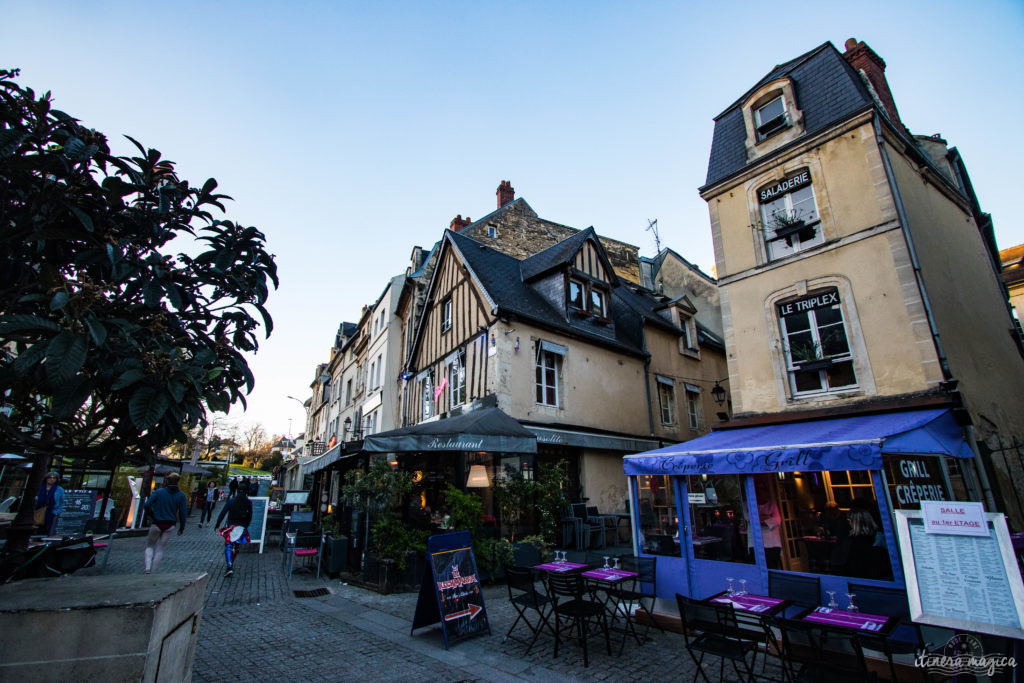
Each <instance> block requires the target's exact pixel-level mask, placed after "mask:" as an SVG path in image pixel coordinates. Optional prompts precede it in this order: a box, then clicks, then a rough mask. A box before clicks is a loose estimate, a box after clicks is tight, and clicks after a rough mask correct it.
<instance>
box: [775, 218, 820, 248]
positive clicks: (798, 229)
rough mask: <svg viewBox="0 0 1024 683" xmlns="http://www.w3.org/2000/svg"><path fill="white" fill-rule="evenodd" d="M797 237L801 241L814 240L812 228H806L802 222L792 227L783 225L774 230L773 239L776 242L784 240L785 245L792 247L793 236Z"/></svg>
mask: <svg viewBox="0 0 1024 683" xmlns="http://www.w3.org/2000/svg"><path fill="white" fill-rule="evenodd" d="M794 235H795V236H797V237H799V238H800V239H801V240H809V239H813V238H814V227H813V226H807V225H805V224H804V222H803V221H798V222H796V223H793V224H792V225H785V226H780V227H778V228H775V238H774V239H777V240H786V244H788V245H789V246H791V247H792V246H793V236H794Z"/></svg>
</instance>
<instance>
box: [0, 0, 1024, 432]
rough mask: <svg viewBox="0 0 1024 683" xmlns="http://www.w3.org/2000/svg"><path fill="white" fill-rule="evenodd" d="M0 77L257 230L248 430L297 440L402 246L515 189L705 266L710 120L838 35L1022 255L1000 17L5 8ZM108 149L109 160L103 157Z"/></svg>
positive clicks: (328, 5) (992, 7)
mask: <svg viewBox="0 0 1024 683" xmlns="http://www.w3.org/2000/svg"><path fill="white" fill-rule="evenodd" d="M3 15H4V22H3V23H4V26H3V29H2V38H0V65H3V66H6V67H19V68H21V69H22V76H21V79H20V81H21V82H22V83H24V84H26V85H30V86H32V87H34V88H36V89H37V90H52V91H53V93H54V96H55V98H56V101H57V106H58V107H59V108H61V109H64V110H65V111H67V112H69V113H70V114H72V115H74V116H77V117H79V118H81V119H82V120H83V121H84V122H85V123H86V124H88V125H90V126H92V127H95V128H97V129H99V130H102V131H104V132H105V133H107V135H108V136H110V137H111V138H112V139H114V141H115V142H117V141H116V138H117V136H119V135H120V134H122V133H127V134H130V135H132V136H133V137H136V138H137V139H139V140H140V141H142V142H143V143H144V144H146V145H149V146H152V147H156V148H157V149H159V150H161V151H162V152H163V153H164V155H165V156H166V157H168V158H170V159H172V160H174V161H176V162H178V168H179V171H180V172H181V173H182V175H183V176H184V177H186V178H188V179H190V180H191V181H192V182H193V183H201V182H202V181H203V180H205V179H206V178H207V177H210V176H213V177H215V178H217V180H218V181H219V183H220V188H221V190H222V191H224V192H226V193H227V194H230V195H231V196H233V197H234V199H235V201H234V202H233V203H232V204H230V205H229V213H230V217H231V218H233V219H236V220H239V221H242V222H245V223H247V224H252V225H256V226H257V227H259V228H260V229H262V230H263V231H264V232H265V233H266V234H267V238H268V241H269V246H270V249H271V251H272V252H274V253H275V254H276V255H277V262H278V266H279V269H280V276H281V281H282V284H281V288H280V290H278V292H277V293H276V294H274V295H273V296H272V298H271V301H270V310H271V313H272V315H273V316H274V320H275V326H276V330H275V332H274V334H273V336H272V337H271V338H270V339H269V340H268V341H265V342H264V343H263V344H262V346H261V349H260V352H259V354H258V355H257V356H256V357H255V358H254V359H253V360H252V363H251V365H252V368H253V371H254V373H255V375H256V390H255V391H254V393H253V394H252V396H251V397H250V409H249V411H248V412H247V413H246V414H245V415H241V414H240V411H238V410H236V411H233V412H232V415H231V417H232V418H233V419H237V420H240V421H245V422H261V423H263V425H264V426H265V427H266V429H267V431H268V432H271V433H276V434H284V433H286V432H287V431H288V428H289V423H288V420H289V418H292V419H293V422H292V425H291V428H292V432H293V434H297V433H298V432H300V431H302V429H303V424H304V413H303V411H302V409H301V407H300V406H299V405H298V404H297V403H295V402H294V401H289V400H288V399H287V398H286V396H287V395H289V394H291V395H293V396H298V397H300V398H305V397H307V396H308V395H309V383H310V382H311V381H312V379H313V372H314V366H315V364H316V363H318V362H322V361H324V360H326V359H327V354H328V349H329V347H330V344H331V342H332V340H333V338H334V333H335V331H336V330H337V328H338V324H339V323H340V322H341V321H342V320H348V321H356V320H358V317H359V312H360V308H361V307H362V305H364V304H368V303H372V302H374V301H375V300H376V299H377V297H378V296H379V295H380V293H381V291H382V289H383V287H384V286H385V284H386V283H387V280H388V278H390V277H391V276H392V275H396V274H399V273H401V272H403V271H404V269H405V267H406V265H407V264H408V257H409V254H410V252H411V250H412V247H413V246H414V245H422V246H424V247H429V246H430V245H432V244H433V243H434V242H435V241H436V240H438V239H439V238H440V236H441V234H442V231H443V229H444V228H446V227H447V226H448V224H449V222H450V221H451V219H452V218H453V217H454V216H455V214H462V215H463V216H466V215H467V214H468V215H469V216H470V217H472V218H479V217H481V216H483V215H484V214H486V213H488V212H490V211H491V210H493V209H494V208H495V195H494V191H495V188H496V187H497V185H498V182H499V181H500V180H505V179H507V180H511V181H512V184H513V186H514V187H515V189H516V195H517V196H521V197H524V198H526V200H527V201H528V202H530V204H531V205H532V206H533V207H534V209H536V210H537V212H538V213H539V214H540V215H541V216H543V217H545V218H548V219H550V220H554V221H557V222H560V223H564V224H567V225H571V226H574V227H577V228H585V227H587V226H590V225H593V226H594V227H595V229H596V230H597V231H598V232H599V233H600V234H603V235H608V236H610V237H614V238H616V239H620V240H623V241H626V242H629V243H631V244H635V245H637V246H639V247H640V252H641V254H642V255H653V252H654V245H653V240H652V238H651V236H650V233H648V232H645V231H644V228H645V227H646V226H647V220H648V219H650V218H657V219H658V223H659V226H660V232H661V238H662V243H663V244H664V245H666V246H670V247H672V248H673V249H675V250H676V251H678V252H679V253H681V254H683V255H684V256H685V257H687V258H689V259H690V260H692V261H694V262H696V263H697V264H699V265H700V266H702V267H703V268H704V269H705V270H707V271H709V272H710V269H711V267H712V265H713V256H712V249H711V235H710V229H709V223H708V214H707V209H706V206H705V203H704V202H703V201H702V200H701V199H700V197H698V195H697V187H699V186H700V185H702V184H703V181H704V178H705V172H706V169H707V158H708V152H709V149H710V146H711V133H712V127H713V122H712V119H713V117H714V116H715V115H717V114H718V113H719V112H721V111H722V110H723V109H725V108H726V107H727V106H728V105H729V104H731V103H732V102H733V101H734V100H735V99H737V98H738V97H739V96H740V95H741V94H743V92H745V91H746V90H747V89H748V88H750V87H751V86H752V85H753V84H754V83H755V82H756V81H757V80H758V79H760V77H761V76H763V75H764V74H765V73H767V72H768V71H769V70H770V69H771V67H772V66H773V65H775V64H777V63H780V62H784V61H786V60H789V59H791V58H793V57H795V56H797V55H799V54H801V53H803V52H805V51H807V50H810V49H811V48H813V47H815V46H817V45H819V44H821V43H823V42H825V41H827V40H830V41H832V42H833V43H834V44H835V45H836V46H837V47H839V48H840V50H842V46H843V43H844V41H845V40H846V39H847V38H849V37H851V36H855V37H856V38H858V39H860V40H864V41H865V42H867V43H868V44H869V45H870V46H871V47H872V48H874V49H875V50H876V51H877V52H878V53H879V54H880V55H881V56H882V57H883V59H885V61H886V63H887V65H888V69H887V76H888V78H889V82H890V86H891V88H892V91H893V94H894V97H895V99H896V103H897V106H898V107H899V109H900V114H901V116H902V118H903V120H904V122H905V123H906V124H907V125H908V126H909V127H910V128H911V130H913V131H914V132H915V133H921V134H932V133H941V134H942V135H943V136H945V137H946V139H947V140H949V142H950V144H951V145H955V146H957V147H958V148H959V149H960V152H961V154H962V155H963V157H964V159H965V161H966V163H967V164H968V168H969V170H970V173H971V175H972V179H973V181H974V185H975V188H976V190H977V193H978V195H979V197H980V199H981V202H982V206H983V208H984V209H985V210H987V211H990V212H991V213H992V214H993V217H994V221H995V226H996V234H997V237H998V240H999V243H1000V245H1001V246H1002V247H1006V246H1010V245H1013V244H1019V243H1021V242H1024V224H1022V221H1021V219H1020V218H1019V215H1020V214H1019V199H1018V197H1019V195H1020V193H1021V189H1020V187H1019V183H1020V173H1019V164H1018V162H1017V159H1016V157H1017V156H1019V151H1018V147H1019V145H1017V144H1015V142H1014V141H1015V140H1017V139H1018V138H1019V137H1020V135H1019V128H1020V125H1021V124H1020V120H1021V112H1024V93H1022V83H1024V78H1022V75H1021V74H1022V72H1024V58H1022V48H1021V47H1020V45H1021V38H1022V37H1024V4H1022V3H1020V2H979V3H965V2H934V1H933V2H913V3H909V2H908V3H879V2H859V3H849V2H843V3H835V4H834V5H833V4H830V3H825V2H820V3H802V4H792V3H765V2H759V3H749V4H736V3H725V2H721V3H692V4H691V3H684V2H677V3H662V2H657V3H655V2H628V3H624V2H515V3H511V2H501V3H498V2H361V3H347V2H290V3H281V2H256V1H250V2H217V3H210V2H195V1H191V0H188V1H181V2H176V3H150V2H80V1H74V2H44V1H37V2H14V1H11V0H8V2H5V3H3ZM122 151H125V152H127V151H128V148H127V147H122Z"/></svg>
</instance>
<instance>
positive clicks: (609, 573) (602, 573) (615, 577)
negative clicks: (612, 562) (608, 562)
mask: <svg viewBox="0 0 1024 683" xmlns="http://www.w3.org/2000/svg"><path fill="white" fill-rule="evenodd" d="M582 576H585V577H587V578H588V579H596V580H597V581H607V582H608V583H619V582H620V581H625V580H626V579H631V578H633V577H634V576H636V572H627V571H626V570H625V569H591V570H590V571H588V572H583V574H582Z"/></svg>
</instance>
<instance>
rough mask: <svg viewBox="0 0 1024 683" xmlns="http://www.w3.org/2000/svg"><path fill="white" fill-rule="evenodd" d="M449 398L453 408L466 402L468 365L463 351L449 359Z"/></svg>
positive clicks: (457, 352)
mask: <svg viewBox="0 0 1024 683" xmlns="http://www.w3.org/2000/svg"><path fill="white" fill-rule="evenodd" d="M448 398H449V400H450V405H452V406H459V405H462V404H463V403H465V402H466V363H465V353H464V352H462V351H456V352H455V353H453V354H452V355H451V356H449V359H448Z"/></svg>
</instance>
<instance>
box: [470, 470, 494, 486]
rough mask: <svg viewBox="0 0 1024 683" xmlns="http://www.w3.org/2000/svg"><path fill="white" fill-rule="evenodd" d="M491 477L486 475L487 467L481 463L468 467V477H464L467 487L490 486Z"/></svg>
mask: <svg viewBox="0 0 1024 683" xmlns="http://www.w3.org/2000/svg"><path fill="white" fill-rule="evenodd" d="M490 486H491V479H490V477H488V476H487V468H486V467H484V466H483V465H473V466H472V467H470V468H469V477H468V478H467V479H466V488H467V489H486V488H490Z"/></svg>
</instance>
